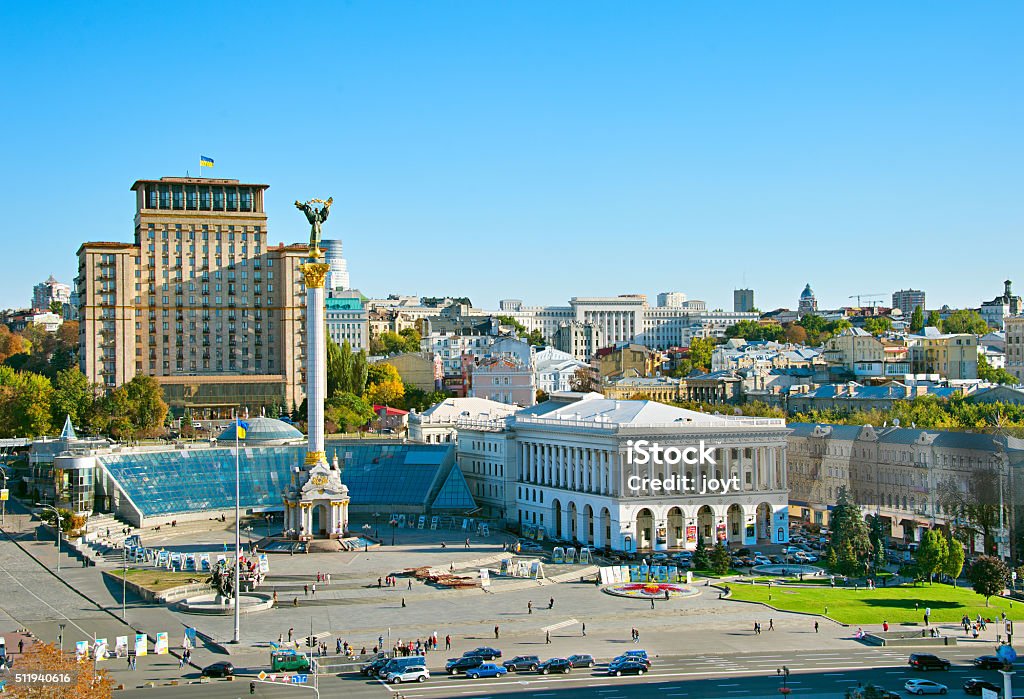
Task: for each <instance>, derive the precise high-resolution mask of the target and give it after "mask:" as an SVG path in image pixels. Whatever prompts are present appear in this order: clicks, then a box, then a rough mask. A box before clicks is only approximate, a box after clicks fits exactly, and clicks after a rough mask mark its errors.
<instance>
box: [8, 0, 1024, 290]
mask: <svg viewBox="0 0 1024 699" xmlns="http://www.w3.org/2000/svg"><path fill="white" fill-rule="evenodd" d="M208 12H209V19H210V21H211V23H212V25H214V26H220V25H221V24H225V26H226V24H227V20H228V16H229V15H230V17H231V19H232V25H231V27H230V28H227V29H224V30H223V31H219V32H218V33H217V35H216V38H214V39H211V40H203V41H199V39H198V37H197V38H196V50H195V51H191V52H184V53H181V54H175V55H174V56H173V57H172V58H165V57H163V56H160V57H157V58H151V60H149V62H147V61H141V62H136V61H135V60H134V59H133V57H134V56H136V55H139V56H146V55H149V56H151V57H152V56H153V55H154V54H152V53H151V52H150V49H151V47H152V46H153V45H162V44H165V43H166V42H168V41H171V40H172V39H174V38H175V37H188V36H189V34H190V33H192V32H194V28H193V27H192V26H191V25H188V24H187V22H186V19H185V18H184V17H182V18H180V19H179V18H175V17H168V18H166V21H162V22H161V23H160V25H159V26H157V25H156V24H154V23H147V22H146V20H145V18H143V17H130V16H121V15H114V14H113V13H107V14H104V13H102V12H101V13H99V14H95V13H87V12H86V11H85V10H84V9H82V8H75V7H61V8H57V7H51V8H36V7H28V6H25V7H13V6H12V7H8V8H5V9H4V10H3V15H4V17H5V24H6V25H7V26H10V27H16V28H17V29H18V31H17V32H12V36H10V37H9V40H8V41H7V42H6V43H5V48H3V49H0V55H2V56H3V57H4V60H5V63H6V64H7V65H8V66H10V68H11V77H10V84H11V88H10V89H11V94H14V95H18V96H19V97H20V109H17V110H14V111H12V112H11V113H9V115H8V118H9V121H10V130H11V132H12V133H17V134H19V138H16V139H12V143H11V144H10V145H9V148H8V157H9V160H10V162H14V163H17V164H18V165H17V167H13V168H9V169H8V170H6V171H5V172H4V173H3V174H0V183H2V186H0V201H2V202H3V203H4V204H6V207H5V208H6V210H7V212H8V217H7V219H6V221H5V226H4V231H5V239H6V240H8V241H9V246H10V250H9V254H10V256H11V258H12V259H18V260H19V264H18V265H17V266H12V267H13V268H12V269H10V270H9V273H8V276H7V280H6V283H5V284H4V285H3V287H2V290H0V291H2V293H0V306H3V307H15V308H18V307H23V306H25V305H26V304H27V302H28V299H29V298H30V296H31V290H32V286H33V285H34V284H36V283H38V282H40V281H41V280H44V279H45V278H46V277H47V276H48V275H49V274H51V273H52V274H54V275H55V276H56V277H57V278H58V279H59V280H60V281H62V282H64V283H71V281H72V279H73V276H74V273H75V264H76V261H75V250H76V249H77V247H78V245H79V244H80V243H81V242H82V241H85V240H121V241H123V240H127V239H129V237H130V230H131V226H132V224H131V214H132V212H133V209H132V196H131V193H130V192H129V187H130V185H131V183H132V182H133V181H134V180H136V179H139V178H155V177H161V176H171V175H184V174H185V172H186V171H189V172H190V173H191V174H192V175H195V174H197V171H198V165H199V156H200V154H202V155H207V156H210V157H212V158H214V160H215V168H214V169H213V170H212V171H211V170H207V171H206V172H204V173H203V174H205V175H211V176H215V177H230V178H238V179H240V180H242V181H261V182H267V183H269V184H270V185H271V187H270V189H269V190H268V192H267V212H268V216H269V225H268V228H269V241H270V242H271V243H272V244H276V243H278V242H286V243H291V242H300V241H301V240H303V239H304V237H305V233H304V231H303V222H302V221H301V219H300V218H296V217H295V216H294V212H292V211H289V209H290V207H291V202H292V201H294V199H296V198H306V197H308V196H321V195H322V196H327V195H332V196H334V198H335V201H336V202H337V204H336V207H335V210H334V212H333V213H332V220H331V224H332V225H331V230H330V233H329V237H330V238H333V239H340V240H342V241H344V245H345V251H346V258H347V259H348V260H349V266H350V271H351V274H352V285H353V286H354V287H356V288H359V289H360V290H361V291H363V292H364V293H365V294H367V295H368V296H371V297H375V296H381V295H385V294H388V293H401V294H417V295H438V296H439V295H446V294H447V295H458V296H463V295H464V296H469V297H470V298H471V299H472V300H473V302H474V304H475V305H477V306H479V307H485V308H493V307H496V306H497V301H498V299H500V298H509V297H511V298H521V299H523V300H524V301H525V302H526V303H527V304H529V305H553V304H563V303H565V302H566V301H567V300H568V298H570V297H571V296H612V295H617V294H626V293H645V294H647V295H648V298H649V299H650V300H651V301H652V302H653V299H654V296H655V295H656V294H657V293H658V292H662V291H682V292H684V293H686V294H688V295H689V296H690V297H691V298H697V299H702V300H705V301H706V302H707V303H708V307H709V308H724V309H730V308H731V306H732V303H731V294H732V291H733V289H736V288H742V287H747V288H752V289H754V291H755V294H756V296H755V302H756V304H757V307H758V308H760V309H762V310H770V309H773V308H776V307H780V306H783V307H789V308H795V307H796V302H797V297H798V295H799V292H800V290H801V289H802V287H803V285H804V284H805V283H808V282H809V283H810V284H811V286H812V288H813V289H814V291H815V294H816V296H817V298H818V302H819V305H820V306H821V307H822V308H830V307H838V306H841V305H849V304H853V303H855V301H854V300H851V299H848V298H847V297H848V296H851V295H855V294H876V293H877V294H883V295H884V296H885V297H888V296H889V295H891V293H892V292H893V291H896V290H898V289H904V288H915V289H923V290H924V291H926V292H927V293H928V302H929V304H928V305H929V306H930V307H938V306H941V305H942V304H949V305H951V306H966V307H976V306H978V305H979V304H980V303H981V301H982V300H984V299H988V298H991V297H993V296H995V295H997V294H998V293H1000V291H1001V284H1002V280H1003V279H1006V278H1009V279H1014V278H1015V277H1019V275H1018V274H1016V272H1015V268H1014V266H1013V265H1012V264H1011V263H997V264H995V265H992V264H991V263H988V264H986V265H985V266H981V265H978V266H977V268H976V269H970V268H968V269H965V268H964V266H963V264H962V262H961V257H962V256H961V255H960V254H959V252H960V249H961V248H962V246H963V242H964V241H965V240H975V239H978V238H979V236H983V237H984V238H988V239H995V240H999V239H1002V238H1008V237H1012V236H1013V235H1014V233H1016V232H1017V231H1019V230H1020V224H1021V222H1022V218H1024V212H1022V210H1021V207H1020V206H1019V204H1018V201H1017V196H1016V191H1015V189H1016V188H1015V187H1014V186H1013V185H1014V183H1015V182H1016V181H1017V178H1016V177H1015V176H1014V175H1015V170H1014V165H1015V164H1016V162H1018V161H1019V160H1020V157H1021V155H1022V153H1021V151H1022V150H1024V149H1022V144H1021V141H1020V138H1019V136H1018V135H1017V134H1016V132H1015V130H1014V128H1013V127H1014V124H1015V123H1016V122H1017V121H1018V120H1019V116H1020V111H1021V110H1020V107H1021V102H1020V97H1019V91H1015V90H1014V89H1013V85H1014V84H1015V82H1016V80H1015V77H1016V75H1015V73H1016V72H1018V71H1015V70H1014V68H1015V67H1019V66H1020V63H1021V59H1020V57H1019V55H1018V54H1017V52H1016V50H1015V46H1014V44H1013V41H1014V32H1013V30H1012V27H1013V26H1017V25H1019V21H1018V20H1019V19H1020V18H1021V17H1020V15H1021V14H1022V10H1021V8H1020V7H1018V6H1015V5H1012V4H1009V3H1003V4H997V5H991V6H987V7H986V11H985V12H978V11H968V10H966V9H965V10H963V11H959V10H958V9H957V8H939V9H936V8H934V7H927V11H926V6H924V5H920V6H915V5H907V6H901V7H900V8H892V7H884V8H883V6H881V5H878V4H874V5H861V6H858V7H857V8H846V9H843V10H842V11H839V10H836V9H834V8H832V9H829V10H827V11H819V12H817V13H816V14H807V13H801V12H799V11H796V10H790V11H788V12H777V11H774V10H769V9H765V8H758V7H757V6H754V5H751V4H745V5H738V6H735V7H730V8H728V9H723V8H713V9H701V8H679V7H675V6H672V5H668V4H653V5H650V6H649V7H647V8H645V12H644V13H642V14H638V13H630V12H628V11H626V10H623V9H621V8H616V7H613V6H610V5H589V4H588V5H586V6H584V5H581V4H567V5H564V6H559V7H558V8H550V7H543V6H540V5H537V4H528V5H517V6H516V7H514V8H512V7H509V6H496V5H483V4H481V5H476V6H463V5H458V4H446V3H440V4H433V5H431V6H430V7H429V8H417V7H407V8H405V11H404V12H403V13H402V14H401V15H394V14H389V13H387V10H386V9H383V8H381V7H379V6H373V5H369V4H365V3H353V4H350V5H347V6H345V7H343V8H333V7H332V8H323V9H322V10H320V11H318V12H317V16H318V17H319V18H320V19H321V20H322V21H320V24H322V25H323V26H326V27H329V28H328V29H327V30H326V31H325V34H324V36H322V37H320V38H319V39H317V38H314V37H311V36H310V35H309V33H308V32H307V31H304V30H303V27H304V26H305V25H304V24H303V23H304V22H305V21H306V18H303V17H296V16H292V15H291V14H290V13H286V12H284V11H283V10H278V9H277V8H273V7H268V8H266V9H265V11H264V12H261V13H259V15H258V17H257V16H255V15H254V16H249V15H247V14H245V13H238V12H237V10H235V11H234V12H233V11H232V9H231V8H229V7H227V6H225V7H223V8H213V9H210V10H208ZM236 14H237V17H236V16H235V15H236ZM236 20H237V21H236ZM270 26H274V27H275V28H277V30H276V31H275V32H274V33H273V34H271V33H270V30H269V29H268V27H270ZM83 28H84V29H83ZM271 38H272V41H269V39H271ZM186 41H187V39H186ZM396 47H401V48H400V49H399V48H396ZM263 53H266V54H267V55H266V57H263V56H262V54H263ZM257 55H260V56H261V57H260V59H259V61H256V57H257ZM467 57H468V58H467ZM853 57H856V60H854V59H853ZM128 59H132V60H131V61H129V60H128ZM172 61H173V63H172ZM254 61H256V64H258V65H267V66H272V67H269V68H265V69H262V70H261V69H259V68H257V69H252V68H251V66H252V65H254ZM160 62H163V63H165V64H167V65H166V67H167V69H168V70H167V71H164V70H162V69H159V66H158V64H159V63H160ZM175 66H177V68H175ZM211 66H220V67H221V69H222V70H221V71H220V72H219V73H217V74H216V75H220V76H221V78H222V79H220V80H217V81H215V82H213V83H212V84H211V83H210V82H207V81H204V80H194V81H189V80H183V81H182V80H174V79H172V78H168V79H166V80H151V78H153V77H154V76H160V75H167V76H173V75H174V74H175V72H176V71H183V72H185V73H195V71H196V70H199V69H201V70H202V71H203V72H202V73H200V74H202V75H211V73H210V72H209V71H210V67H211ZM243 68H244V69H243ZM99 76H102V77H103V79H102V80H97V78H98V77H99ZM253 95H255V97H254V96H253ZM69 105H73V107H74V114H75V120H74V121H70V120H69V119H68V118H67V117H68V114H69V112H68V106H69ZM240 114H244V115H245V118H244V119H243V120H239V119H238V116H239V115H240ZM184 115H189V118H183V117H184ZM196 116H198V118H195V117H196ZM239 126H241V127H243V128H238V127H239ZM254 139H255V141H254ZM254 142H256V143H258V144H259V147H257V148H253V143H254ZM54 173H59V174H60V176H61V177H62V178H64V179H63V180H62V181H61V184H60V186H59V188H58V189H54V188H53V187H49V186H47V187H42V186H39V183H40V182H43V181H45V180H52V179H53V177H54ZM40 211H45V212H46V216H47V218H46V221H45V226H46V228H47V233H46V234H47V244H46V249H47V251H49V253H50V254H49V255H40V254H39V239H40V237H39V235H38V234H34V233H33V231H36V230H38V227H39V226H40V225H43V224H42V222H41V218H40V214H39V212H40ZM638 234H639V235H638ZM638 240H643V241H644V242H643V244H638V242H637V241H638ZM726 250H727V251H729V252H732V251H743V252H739V253H738V254H737V253H733V254H731V255H729V254H726V253H724V251H726ZM878 251H884V252H885V254H886V258H885V259H887V260H889V261H890V262H892V263H893V264H885V263H883V262H881V261H880V257H879V254H878ZM652 253H656V254H652ZM869 253H870V254H869ZM425 262H426V263H427V264H425ZM897 262H899V263H901V264H899V265H897V264H895V263H897ZM431 263H432V264H431ZM897 266H899V267H900V270H898V271H897V270H895V269H894V268H895V267H897ZM453 269H455V270H457V271H458V273H457V274H451V273H450V272H451V270H453ZM496 270H497V272H498V273H496ZM573 270H578V273H572V272H573ZM517 271H518V272H519V274H516V272H517ZM500 272H504V274H501V273H500ZM567 272H569V273H567Z"/></svg>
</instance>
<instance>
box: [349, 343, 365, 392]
mask: <svg viewBox="0 0 1024 699" xmlns="http://www.w3.org/2000/svg"><path fill="white" fill-rule="evenodd" d="M369 371H370V369H369V365H368V364H367V361H366V350H359V352H357V353H356V354H354V355H352V385H351V386H350V388H351V391H352V393H355V394H357V395H359V394H361V393H362V392H363V391H364V390H366V381H367V378H368V377H369Z"/></svg>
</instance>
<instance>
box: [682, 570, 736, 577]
mask: <svg viewBox="0 0 1024 699" xmlns="http://www.w3.org/2000/svg"><path fill="white" fill-rule="evenodd" d="M691 572H692V573H693V577H695V578H725V577H729V576H730V575H743V573H741V572H740V571H738V570H736V569H735V568H730V569H729V570H727V571H726V572H725V574H723V575H719V574H718V573H713V572H711V571H710V570H694V571H691ZM683 574H684V575H685V574H686V570H685V569H684V570H683Z"/></svg>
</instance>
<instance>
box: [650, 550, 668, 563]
mask: <svg viewBox="0 0 1024 699" xmlns="http://www.w3.org/2000/svg"><path fill="white" fill-rule="evenodd" d="M667 560H668V554H667V553H663V552H660V551H659V552H658V553H656V554H654V555H653V556H651V561H652V562H659V563H660V562H662V561H667Z"/></svg>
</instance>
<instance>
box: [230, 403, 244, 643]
mask: <svg viewBox="0 0 1024 699" xmlns="http://www.w3.org/2000/svg"><path fill="white" fill-rule="evenodd" d="M231 413H232V414H233V416H234V643H239V642H240V641H241V634H240V631H239V619H240V613H239V612H240V609H239V608H240V606H241V605H240V599H239V577H240V574H239V571H240V569H241V567H242V564H241V561H240V560H239V559H240V551H239V549H240V547H241V542H240V537H239V417H238V413H236V412H234V410H231Z"/></svg>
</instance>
